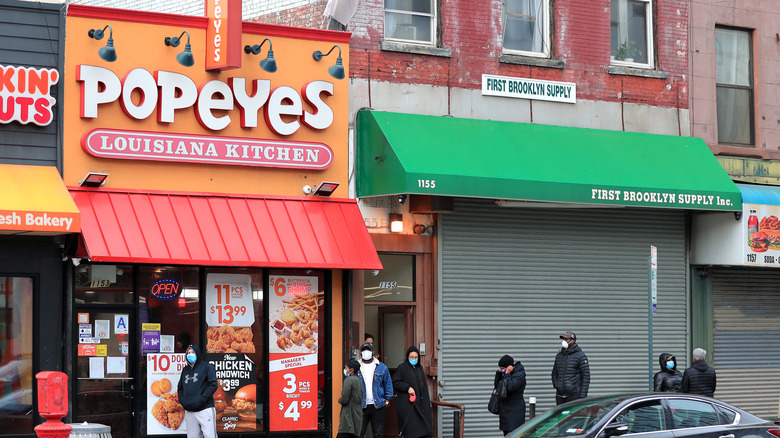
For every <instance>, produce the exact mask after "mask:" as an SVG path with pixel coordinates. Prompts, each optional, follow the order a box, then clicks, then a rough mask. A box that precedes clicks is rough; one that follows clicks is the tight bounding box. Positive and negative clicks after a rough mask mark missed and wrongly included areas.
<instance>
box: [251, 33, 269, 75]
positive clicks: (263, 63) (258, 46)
mask: <svg viewBox="0 0 780 438" xmlns="http://www.w3.org/2000/svg"><path fill="white" fill-rule="evenodd" d="M266 41H268V56H266V57H265V59H264V60H262V61H260V68H262V69H263V70H265V71H267V72H268V73H273V72H275V71H276V59H275V58H274V45H273V43H272V42H271V39H270V38H266V39H264V40H263V42H262V43H260V44H255V45H254V46H248V45H247V46H244V53H251V54H253V55H259V54H260V50H262V48H263V44H265V42H266Z"/></svg>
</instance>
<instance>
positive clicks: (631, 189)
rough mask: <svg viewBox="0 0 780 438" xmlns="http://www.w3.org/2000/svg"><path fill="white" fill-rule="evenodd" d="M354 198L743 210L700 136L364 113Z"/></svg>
mask: <svg viewBox="0 0 780 438" xmlns="http://www.w3.org/2000/svg"><path fill="white" fill-rule="evenodd" d="M356 130H357V155H356V157H357V158H356V188H357V196H358V197H360V198H362V197H371V196H387V195H397V194H404V193H408V194H422V195H436V196H455V197H474V198H491V199H496V200H513V201H533V202H551V203H572V204H583V205H586V206H587V205H591V206H621V207H626V206H630V207H655V208H681V209H690V210H714V211H741V209H742V201H741V194H740V191H739V189H737V187H736V185H735V184H734V182H733V181H731V178H730V177H729V176H728V174H727V173H726V171H725V170H724V169H723V168H722V167H721V166H720V163H718V161H717V159H716V158H715V157H714V155H713V154H712V152H711V151H710V150H709V148H708V147H707V145H706V144H705V143H704V141H702V140H701V139H699V138H692V137H677V136H668V135H657V134H643V133H633V132H622V131H606V130H597V129H583V128H571V127H561V126H548V125H538V124H527V123H511V122H497V121H489V120H474V119H462V118H454V117H436V116H424V115H416V114H401V113H390V112H383V111H373V110H361V111H359V112H358V115H357V125H356Z"/></svg>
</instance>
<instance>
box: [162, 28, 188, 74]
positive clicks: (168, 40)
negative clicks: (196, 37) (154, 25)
mask: <svg viewBox="0 0 780 438" xmlns="http://www.w3.org/2000/svg"><path fill="white" fill-rule="evenodd" d="M185 33H186V34H187V44H186V45H185V46H184V51H183V52H181V53H179V54H178V55H176V60H177V61H179V64H181V65H183V66H185V67H192V66H193V65H194V64H195V58H194V57H193V56H192V46H191V45H190V33H189V32H187V31H186V30H185V31H184V32H182V33H181V35H179V36H177V37H165V45H166V46H171V47H179V44H180V43H181V37H183V36H184V34H185Z"/></svg>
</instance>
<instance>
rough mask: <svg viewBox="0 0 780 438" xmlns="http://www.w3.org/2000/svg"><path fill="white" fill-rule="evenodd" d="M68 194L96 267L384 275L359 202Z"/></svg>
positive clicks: (130, 193)
mask: <svg viewBox="0 0 780 438" xmlns="http://www.w3.org/2000/svg"><path fill="white" fill-rule="evenodd" d="M69 189H70V193H71V196H72V197H73V200H74V201H75V203H76V205H77V206H78V208H79V209H80V210H81V215H82V237H83V244H84V246H85V250H86V254H78V255H79V256H82V257H88V258H89V259H90V260H91V261H93V262H112V263H148V264H171V265H205V266H245V267H268V268H275V267H277V268H281V267H283V268H318V269H382V264H381V262H380V261H379V256H378V255H377V253H376V249H375V248H374V244H373V242H372V241H371V237H370V235H369V234H368V230H367V229H366V226H365V222H364V221H363V217H362V215H361V213H360V210H359V209H358V206H357V202H356V201H355V200H350V199H330V198H283V197H258V196H249V195H244V196H242V195H215V194H199V193H169V192H166V193H162V192H161V193H149V192H136V191H123V190H103V189H86V188H78V187H70V188H69Z"/></svg>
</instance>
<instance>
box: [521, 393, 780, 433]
mask: <svg viewBox="0 0 780 438" xmlns="http://www.w3.org/2000/svg"><path fill="white" fill-rule="evenodd" d="M634 434H642V435H641V436H642V437H648V438H650V437H651V438H685V437H697V438H699V437H701V438H760V437H762V438H778V437H780V426H778V425H777V424H774V423H772V422H770V421H767V420H764V419H762V418H759V417H756V416H755V415H752V414H750V413H748V412H745V411H743V410H741V409H739V408H736V407H734V406H731V405H729V404H726V403H724V402H722V401H719V400H715V399H712V398H709V397H702V396H696V395H692V394H676V393H650V394H640V395H613V396H605V397H590V398H585V399H581V400H575V401H572V402H569V403H566V404H562V405H560V406H556V407H554V408H552V409H550V410H549V411H547V412H545V413H543V414H541V415H539V416H537V417H535V418H533V419H531V420H530V421H528V422H527V423H525V424H524V425H522V426H520V427H519V428H517V429H516V430H514V431H513V432H512V433H510V434H509V435H508V436H509V437H512V438H521V437H522V438H543V437H577V438H609V437H614V436H620V435H634Z"/></svg>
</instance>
